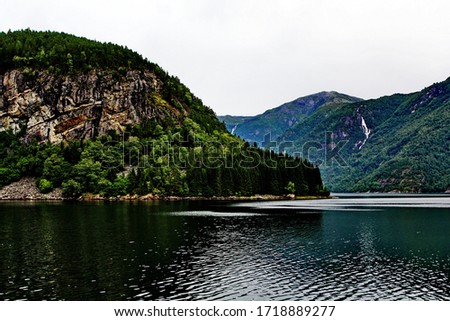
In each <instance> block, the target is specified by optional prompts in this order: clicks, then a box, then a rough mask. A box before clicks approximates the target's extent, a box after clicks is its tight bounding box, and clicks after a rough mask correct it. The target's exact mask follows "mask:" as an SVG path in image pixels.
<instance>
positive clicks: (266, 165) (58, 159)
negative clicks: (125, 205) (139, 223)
mask: <svg viewBox="0 0 450 321" xmlns="http://www.w3.org/2000/svg"><path fill="white" fill-rule="evenodd" d="M192 126H194V127H198V125H196V124H195V123H190V122H187V123H186V126H183V127H178V129H174V132H173V136H175V137H176V136H177V135H178V134H181V133H182V132H185V131H189V129H190V128H191V127H192ZM197 130H198V131H197V132H195V133H194V137H193V139H192V143H191V146H189V147H186V146H184V145H185V142H183V141H178V142H177V141H176V140H175V141H172V142H170V143H169V141H167V140H166V139H167V135H162V136H161V137H160V138H157V139H155V138H138V137H136V136H128V138H127V139H124V140H118V141H112V140H110V139H109V138H108V137H99V138H97V139H96V140H91V141H85V142H84V143H83V144H82V145H78V144H75V143H67V144H66V145H63V146H62V147H61V146H59V145H50V144H47V145H39V144H36V143H28V144H25V143H22V144H19V145H17V142H16V141H12V142H11V145H14V146H16V149H15V151H11V152H10V154H9V157H8V158H7V159H6V161H3V165H2V166H5V167H3V168H0V179H1V184H2V185H6V184H8V183H9V182H11V181H13V180H17V179H18V178H20V176H37V177H38V178H39V179H38V183H37V184H38V187H39V189H40V190H41V191H43V192H48V191H50V190H52V189H53V187H57V186H60V185H61V187H62V191H63V195H64V196H66V197H78V196H80V195H81V194H83V193H95V194H101V195H104V196H112V197H115V196H119V195H126V194H140V195H144V194H148V193H152V194H157V195H162V196H169V195H175V196H206V197H210V196H232V195H236V196H251V195H254V194H273V195H283V194H286V193H295V194H299V195H305V194H310V195H324V191H323V186H322V181H321V178H320V172H319V170H318V168H316V167H314V166H313V165H312V164H310V163H308V162H305V161H303V160H301V159H298V158H293V157H291V156H283V155H280V154H278V153H274V152H271V151H265V150H261V149H258V148H256V147H250V146H249V145H248V144H246V143H244V142H242V141H240V140H237V139H236V138H234V137H232V136H230V135H229V134H226V133H225V134H219V133H217V134H216V135H207V134H206V133H205V132H204V131H202V130H201V129H199V128H197ZM74 146H77V147H76V149H77V150H79V155H80V156H79V160H78V161H76V162H75V163H74V164H71V163H70V157H71V155H73V153H72V152H68V151H70V150H73V149H74ZM10 147H11V146H7V148H9V149H10ZM118 150H120V151H124V152H125V155H123V154H121V153H117V151H118ZM124 156H125V157H124ZM131 156H133V157H131ZM24 159H25V160H27V161H23V160H24ZM28 159H36V160H38V161H37V162H38V163H39V164H42V165H39V166H23V164H25V163H28ZM8 160H11V163H9V162H8ZM17 160H18V161H17ZM124 160H125V162H124ZM23 168H25V170H24V169H23ZM26 169H29V170H30V171H29V172H28V171H27V170H26ZM36 173H38V174H37V175H36ZM286 187H288V189H286Z"/></svg>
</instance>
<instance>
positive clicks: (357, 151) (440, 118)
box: [282, 79, 450, 192]
mask: <svg viewBox="0 0 450 321" xmlns="http://www.w3.org/2000/svg"><path fill="white" fill-rule="evenodd" d="M363 120H364V123H365V125H366V127H367V128H366V129H365V128H364V125H363ZM369 131H370V133H369ZM327 133H328V134H327ZM366 134H368V138H367V136H366ZM327 135H328V137H333V139H332V140H330V139H328V141H327V139H326V136H327ZM282 139H283V140H288V141H294V142H295V146H296V147H295V148H294V150H293V152H302V148H301V147H302V146H305V144H306V143H308V142H314V141H315V142H320V144H321V146H320V148H315V149H311V150H310V153H309V156H308V155H306V153H305V152H304V150H303V156H305V157H309V159H310V160H312V161H315V162H316V161H319V162H320V163H321V164H322V165H321V170H322V174H323V177H324V181H325V182H326V184H328V185H329V186H330V187H331V189H332V190H333V191H336V192H337V191H346V192H354V191H358V192H365V191H379V192H382V191H384V192H386V191H403V192H443V191H446V190H448V189H449V188H450V170H449V168H450V157H449V156H450V79H448V80H446V81H444V82H442V83H438V84H434V85H432V86H430V87H428V88H425V89H424V90H422V91H421V92H417V93H413V94H409V95H393V96H389V97H382V98H380V99H375V100H369V101H364V102H358V103H353V104H342V105H330V106H322V107H320V108H319V109H318V110H317V111H316V112H315V113H314V114H312V115H311V116H310V117H308V118H307V119H304V120H303V121H302V122H300V123H299V124H298V125H296V126H294V127H293V128H291V129H289V130H288V131H286V132H285V133H284V134H283V136H282ZM339 141H341V142H344V141H346V142H347V143H346V144H345V145H344V146H343V147H342V148H340V147H338V150H339V155H340V156H341V157H342V160H344V161H345V164H338V162H337V161H336V160H337V159H336V158H334V159H333V157H328V160H327V157H326V154H325V153H326V152H327V153H328V156H330V155H331V156H333V152H332V149H333V148H334V147H335V145H334V144H337V143H339ZM327 143H328V146H326V144H327ZM338 146H339V145H338Z"/></svg>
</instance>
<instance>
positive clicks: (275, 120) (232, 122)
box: [219, 92, 361, 144]
mask: <svg viewBox="0 0 450 321" xmlns="http://www.w3.org/2000/svg"><path fill="white" fill-rule="evenodd" d="M360 100H361V99H359V98H356V97H351V96H347V95H344V94H340V93H337V92H320V93H317V94H314V95H310V96H306V97H301V98H298V99H296V100H294V101H291V102H288V103H285V104H283V105H281V106H279V107H276V108H273V109H270V110H267V111H266V112H264V113H263V114H261V115H257V116H253V117H250V118H247V117H246V118H244V119H243V118H241V117H235V118H232V117H230V116H226V117H225V116H219V119H220V120H221V121H224V122H225V124H226V125H227V128H228V130H230V132H231V131H233V134H235V135H237V136H240V137H241V138H242V139H244V140H246V141H248V142H257V143H258V144H260V143H261V142H263V140H264V136H265V135H267V134H269V133H270V135H271V138H272V140H275V139H277V138H278V137H279V136H280V135H282V134H283V133H284V132H285V131H286V130H287V129H289V128H290V127H292V126H295V125H296V124H297V123H298V122H299V121H301V120H302V119H305V118H306V117H308V116H309V115H311V114H312V113H314V112H315V111H316V110H317V108H319V107H320V106H323V105H327V104H334V103H348V102H355V101H360Z"/></svg>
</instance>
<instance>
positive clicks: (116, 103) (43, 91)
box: [0, 70, 186, 143]
mask: <svg viewBox="0 0 450 321" xmlns="http://www.w3.org/2000/svg"><path fill="white" fill-rule="evenodd" d="M162 86H163V84H162V82H161V80H159V79H158V78H157V77H156V76H155V75H154V74H153V73H152V72H149V71H147V72H142V71H129V72H127V74H126V76H125V75H123V76H117V75H115V76H114V75H112V74H111V73H108V72H103V71H92V72H90V73H88V74H84V75H78V76H57V75H53V74H50V73H48V72H28V73H25V72H23V71H19V70H12V71H9V72H7V73H5V74H4V75H0V131H5V130H12V131H13V132H14V133H17V132H18V131H19V130H20V129H21V128H24V127H25V129H26V135H25V140H28V139H31V138H35V139H37V140H38V141H48V142H51V143H57V142H60V141H64V140H68V139H86V138H91V137H95V136H98V135H102V134H105V133H107V132H108V131H110V130H113V131H116V132H121V131H123V130H124V129H125V126H127V125H133V124H137V123H140V122H141V121H142V120H144V119H152V118H156V119H164V118H165V117H172V118H174V119H180V116H183V115H184V114H186V111H184V110H182V109H180V108H176V107H174V106H172V105H171V104H169V103H168V102H167V101H165V100H164V99H163V98H162V94H161V91H162Z"/></svg>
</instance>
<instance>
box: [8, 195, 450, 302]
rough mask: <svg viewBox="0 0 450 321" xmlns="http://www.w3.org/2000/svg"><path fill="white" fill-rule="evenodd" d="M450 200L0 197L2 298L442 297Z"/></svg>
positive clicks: (446, 287)
mask: <svg viewBox="0 0 450 321" xmlns="http://www.w3.org/2000/svg"><path fill="white" fill-rule="evenodd" d="M449 280H450V198H449V197H444V196H437V197H428V196H426V197H424V196H422V197H401V198H400V197H394V198H393V197H380V196H378V197H370V198H366V197H358V198H355V196H354V195H347V196H346V195H341V198H339V199H330V200H320V201H319V200H314V201H283V202H254V203H232V202H156V201H155V202H114V203H107V202H105V203H103V202H99V203H95V202H90V203H79V202H0V299H1V300H18V299H28V300H44V299H45V300H139V299H144V300H448V299H450V282H449Z"/></svg>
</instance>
